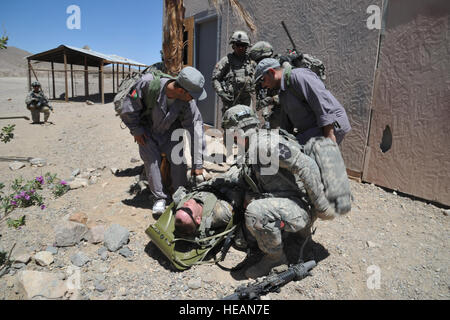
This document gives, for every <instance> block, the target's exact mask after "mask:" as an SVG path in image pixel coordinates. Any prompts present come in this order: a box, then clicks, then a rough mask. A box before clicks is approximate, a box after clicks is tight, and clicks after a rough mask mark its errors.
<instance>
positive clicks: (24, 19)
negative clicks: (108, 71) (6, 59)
mask: <svg viewBox="0 0 450 320" xmlns="http://www.w3.org/2000/svg"><path fill="white" fill-rule="evenodd" d="M162 2H163V0H128V1H119V0H90V1H89V0H71V1H66V0H40V1H31V0H15V1H8V2H7V1H2V4H1V5H0V28H1V29H0V34H3V33H4V32H6V35H7V36H8V37H9V41H8V46H14V47H17V48H20V49H23V50H26V51H29V52H31V53H33V54H34V53H38V52H42V51H46V50H49V49H53V48H56V47H57V46H59V45H61V44H66V45H71V46H74V47H79V48H81V47H83V46H84V45H89V46H90V48H91V49H92V50H95V51H98V52H101V53H105V54H117V55H119V56H122V57H126V58H128V59H132V60H135V61H138V62H142V63H144V64H152V63H155V62H158V61H160V53H159V51H160V50H161V43H162V10H163V9H162V7H163V3H162ZM70 5H76V6H78V7H79V8H80V13H81V15H80V18H81V19H80V22H81V25H80V27H81V28H80V29H79V30H77V29H72V30H70V29H68V28H67V20H68V19H69V18H70V16H71V13H66V10H67V8H68V7H69V6H70ZM69 20H70V19H69Z"/></svg>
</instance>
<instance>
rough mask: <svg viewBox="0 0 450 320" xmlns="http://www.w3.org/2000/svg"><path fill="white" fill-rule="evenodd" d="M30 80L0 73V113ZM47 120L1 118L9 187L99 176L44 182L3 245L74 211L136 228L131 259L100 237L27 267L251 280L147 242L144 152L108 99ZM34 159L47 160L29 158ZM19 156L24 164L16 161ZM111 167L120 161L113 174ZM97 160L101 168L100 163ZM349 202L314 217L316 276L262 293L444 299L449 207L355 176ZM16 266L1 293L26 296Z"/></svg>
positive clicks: (123, 283)
mask: <svg viewBox="0 0 450 320" xmlns="http://www.w3.org/2000/svg"><path fill="white" fill-rule="evenodd" d="M25 88H26V78H0V108H1V112H0V113H1V115H2V116H6V115H26V116H30V114H29V112H28V110H26V109H25V106H24V99H25V95H26V90H25ZM53 106H54V110H55V112H54V113H52V114H51V116H50V121H52V122H53V124H51V125H31V124H30V121H26V120H21V119H16V120H0V127H3V126H5V125H7V124H15V125H16V127H15V131H14V133H15V136H14V139H13V140H12V141H11V142H10V143H7V144H2V145H1V146H0V172H1V174H0V182H3V183H4V184H5V185H6V186H9V185H10V184H11V183H12V181H13V180H14V179H15V178H17V177H18V176H22V177H23V178H25V179H26V180H30V179H34V178H35V177H37V176H40V175H44V174H45V173H46V172H51V173H52V174H57V175H58V177H61V178H65V179H67V178H69V177H70V176H71V174H72V172H73V171H74V170H75V169H80V171H81V172H83V171H86V170H90V171H95V172H96V173H97V176H98V177H97V178H98V179H97V181H96V182H95V183H94V184H90V185H88V186H86V187H84V188H80V189H76V190H70V191H69V192H68V193H66V194H65V195H63V196H62V197H60V198H55V197H54V196H53V195H52V194H50V192H48V191H47V193H45V192H46V191H44V196H45V205H46V206H47V208H46V209H44V210H41V209H40V208H39V207H29V208H19V209H16V210H14V211H13V213H12V214H11V217H12V218H15V219H17V218H18V217H20V216H22V215H26V224H25V225H24V226H22V227H21V228H19V229H14V228H11V227H8V226H7V224H6V223H5V222H2V223H1V224H0V234H1V237H0V249H1V251H8V250H9V249H10V248H11V247H12V245H13V244H14V243H15V244H16V247H17V248H19V247H20V248H22V249H24V250H25V251H26V252H28V254H30V255H31V256H33V255H34V254H35V253H36V252H39V251H41V250H45V248H46V247H47V246H51V245H52V244H53V242H54V232H53V228H54V226H55V224H57V223H58V222H59V221H61V220H63V219H66V218H67V216H68V215H70V214H72V213H76V212H84V213H86V214H87V216H88V224H89V223H102V224H104V225H106V226H109V225H111V224H113V223H118V224H120V225H122V226H123V227H125V228H127V229H128V230H129V231H130V242H129V244H128V247H129V248H130V250H131V251H132V252H133V255H132V256H131V257H128V258H124V257H123V256H121V255H119V254H118V253H109V256H108V258H107V259H106V260H103V259H100V256H99V255H98V254H97V252H98V250H99V249H100V248H101V247H102V244H90V243H87V242H83V243H80V244H79V245H76V246H73V247H66V248H59V249H58V252H57V253H56V254H55V255H54V259H55V261H54V263H52V264H51V265H49V266H45V267H42V266H39V265H37V264H36V263H35V262H34V261H31V262H29V263H28V264H26V265H24V266H22V267H21V269H20V270H38V271H45V272H50V273H52V272H55V273H56V272H61V271H64V270H66V269H67V267H68V266H70V265H71V260H70V257H71V256H72V255H73V254H74V253H75V252H78V251H82V252H83V253H85V254H86V255H87V256H89V257H90V258H91V261H90V262H89V263H88V264H86V265H85V266H83V267H82V275H81V289H80V292H79V299H91V300H94V299H119V300H123V299H127V300H128V299H152V300H159V299H163V300H171V299H218V298H221V297H223V296H226V295H228V294H231V293H232V292H233V291H234V289H235V288H236V287H237V286H239V285H242V284H246V283H248V282H249V280H247V279H245V278H244V277H243V272H242V271H237V272H231V273H230V272H229V271H225V270H222V269H221V268H219V267H218V266H217V265H213V264H211V265H201V266H194V267H192V268H191V269H189V270H187V271H184V272H174V271H173V270H171V269H170V268H169V262H168V261H167V260H166V259H165V258H164V256H163V255H162V254H161V253H160V252H159V251H158V249H157V248H156V247H155V246H154V245H153V244H152V243H151V242H150V240H149V238H148V237H147V235H146V234H145V233H144V231H145V229H146V228H147V227H148V226H149V225H150V224H152V223H154V222H155V218H154V217H153V215H152V213H151V205H150V203H148V201H147V198H146V195H145V194H141V195H133V194H130V193H129V189H130V186H131V185H132V184H133V183H135V182H136V179H137V177H138V175H139V172H140V168H141V166H142V161H141V160H140V157H139V153H138V148H137V145H136V144H135V143H134V142H133V139H132V137H131V135H130V134H129V131H128V130H127V129H121V127H120V120H119V118H117V117H115V114H114V108H113V106H112V104H111V103H108V104H105V105H101V104H99V103H95V104H94V105H87V104H86V103H84V102H71V103H63V102H54V103H53ZM29 158H43V159H46V161H47V164H46V165H45V166H43V167H34V166H31V165H30V164H29V163H28V161H27V160H28V159H29ZM13 161H19V162H23V163H25V164H26V166H25V167H24V168H22V169H19V170H17V171H12V170H11V169H10V168H9V165H10V164H11V162H13ZM111 168H118V169H120V171H119V174H116V175H114V174H112V172H111ZM94 169H95V170H94ZM351 188H352V193H353V196H354V202H353V205H352V212H351V213H349V214H348V215H346V216H344V217H341V218H340V219H335V220H333V221H318V222H317V223H316V224H315V226H316V227H317V230H316V233H315V235H314V237H313V241H314V243H313V249H314V255H315V259H316V261H317V266H316V267H315V268H314V269H313V270H312V276H310V277H307V278H306V279H304V280H302V281H297V282H291V283H289V284H288V285H286V286H285V287H283V288H282V290H281V292H280V293H271V294H269V295H267V296H265V297H264V299H273V300H298V299H300V300H301V299H319V300H320V299H332V300H334V299H357V300H359V299H369V300H372V299H375V300H377V299H390V300H399V299H407V300H410V299H432V300H434V299H438V300H447V299H449V298H450V281H449V280H450V279H449V262H450V254H449V248H448V246H449V235H450V234H449V218H448V210H445V209H444V208H440V207H438V206H436V205H433V204H429V203H427V202H425V201H421V200H416V199H413V198H411V197H408V196H405V195H399V194H396V193H394V192H392V191H387V190H384V189H382V188H379V187H377V186H374V185H370V184H364V183H358V182H355V181H351ZM244 256H245V254H244V253H242V252H239V251H236V250H234V249H232V250H231V252H230V253H229V256H228V257H227V259H226V260H225V262H224V264H225V265H229V266H233V265H236V264H237V263H239V262H240V261H241V260H242V259H243V258H244ZM20 270H19V269H17V270H15V269H12V270H11V271H10V272H9V273H7V274H5V275H3V276H2V277H1V278H0V299H23V298H24V297H23V296H22V295H21V294H20V293H19V290H18V288H17V284H16V282H15V281H16V277H17V275H18V272H19V271H20Z"/></svg>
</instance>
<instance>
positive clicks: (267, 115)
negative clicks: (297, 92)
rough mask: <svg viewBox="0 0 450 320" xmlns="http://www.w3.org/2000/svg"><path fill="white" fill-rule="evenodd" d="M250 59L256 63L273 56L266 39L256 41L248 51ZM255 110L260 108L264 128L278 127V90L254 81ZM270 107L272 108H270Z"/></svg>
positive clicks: (271, 48)
mask: <svg viewBox="0 0 450 320" xmlns="http://www.w3.org/2000/svg"><path fill="white" fill-rule="evenodd" d="M249 56H250V59H252V60H253V61H255V63H256V64H258V63H259V62H260V61H261V60H262V59H264V58H272V57H274V53H273V47H272V45H271V44H270V43H269V42H267V41H258V42H257V43H255V44H254V45H253V46H252V47H251V48H250V51H249ZM255 92H256V111H259V110H262V116H263V118H264V121H265V124H264V128H265V129H270V128H279V127H280V115H281V110H280V109H281V106H280V100H279V98H278V90H275V89H265V88H262V87H261V83H259V82H258V83H256V85H255ZM270 107H272V109H270Z"/></svg>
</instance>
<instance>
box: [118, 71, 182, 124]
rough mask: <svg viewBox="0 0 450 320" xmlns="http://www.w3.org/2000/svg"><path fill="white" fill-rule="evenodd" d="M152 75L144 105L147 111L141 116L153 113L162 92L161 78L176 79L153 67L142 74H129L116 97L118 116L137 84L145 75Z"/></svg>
mask: <svg viewBox="0 0 450 320" xmlns="http://www.w3.org/2000/svg"><path fill="white" fill-rule="evenodd" d="M150 72H151V73H152V75H153V80H152V81H151V82H150V84H149V86H148V91H147V92H146V93H145V94H144V103H145V107H146V109H145V110H144V111H143V113H142V114H141V116H142V117H145V116H147V115H149V114H150V113H151V110H152V109H153V108H154V107H155V105H156V100H157V99H158V95H159V92H160V90H161V82H160V79H161V78H169V79H175V77H172V76H171V75H168V74H165V73H163V72H162V71H160V70H157V69H155V68H152V67H148V68H146V69H145V70H144V71H143V72H142V73H139V72H133V73H131V74H129V75H128V76H127V77H126V78H125V79H123V81H122V82H121V83H120V86H119V89H118V92H117V94H116V95H115V96H114V110H115V111H116V116H120V115H121V114H122V109H123V102H124V101H125V98H126V97H127V96H128V94H129V93H130V92H131V90H132V89H133V88H134V87H135V85H136V83H137V82H138V81H139V79H141V77H142V76H143V75H144V74H147V73H150Z"/></svg>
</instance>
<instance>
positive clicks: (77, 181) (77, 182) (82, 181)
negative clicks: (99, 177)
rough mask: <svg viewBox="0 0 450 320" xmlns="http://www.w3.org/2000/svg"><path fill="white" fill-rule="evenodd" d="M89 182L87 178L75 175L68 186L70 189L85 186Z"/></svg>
mask: <svg viewBox="0 0 450 320" xmlns="http://www.w3.org/2000/svg"><path fill="white" fill-rule="evenodd" d="M88 184H89V182H88V180H87V179H83V178H79V177H76V178H75V179H74V180H72V181H70V182H69V187H70V189H71V190H73V189H79V188H83V187H87V186H88Z"/></svg>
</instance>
